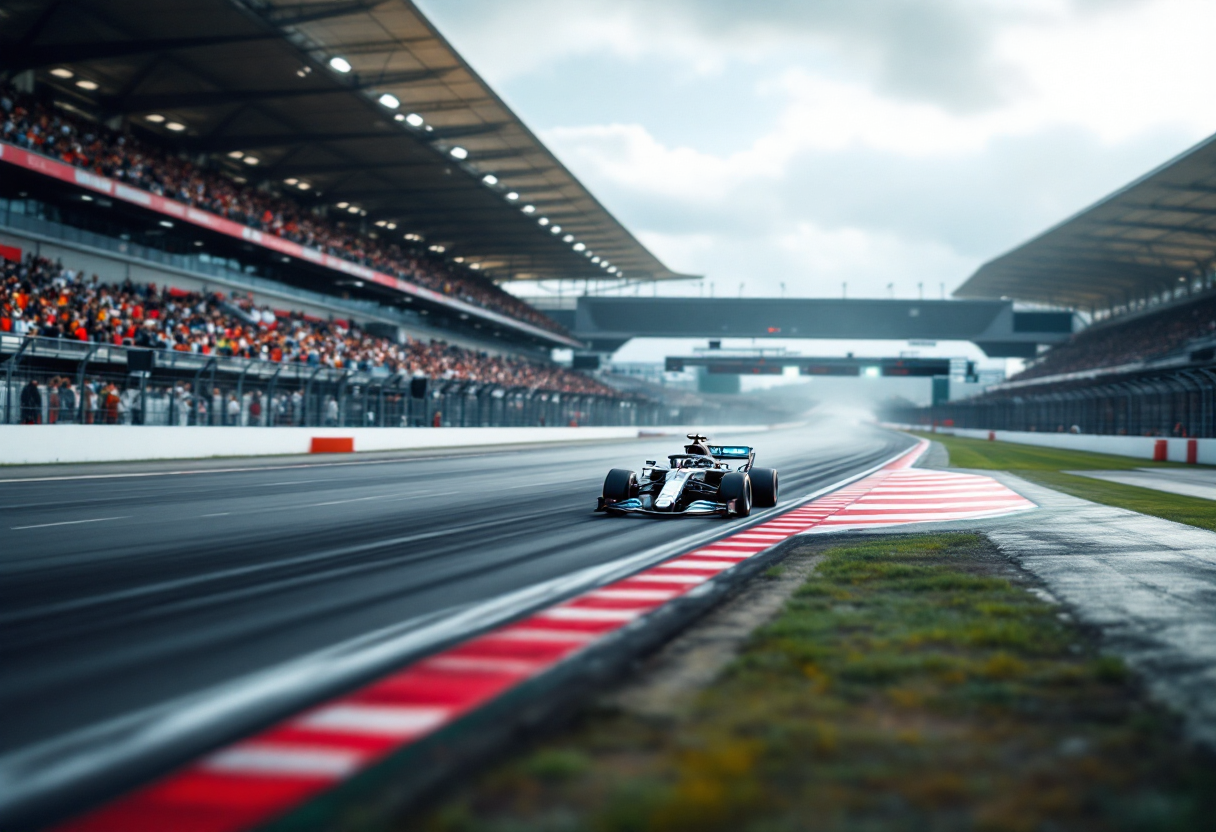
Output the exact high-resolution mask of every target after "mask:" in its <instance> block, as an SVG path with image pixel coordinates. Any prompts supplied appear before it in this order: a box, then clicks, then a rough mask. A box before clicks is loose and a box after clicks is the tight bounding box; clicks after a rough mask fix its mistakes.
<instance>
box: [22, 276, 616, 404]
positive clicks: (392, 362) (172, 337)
mask: <svg viewBox="0 0 1216 832" xmlns="http://www.w3.org/2000/svg"><path fill="white" fill-rule="evenodd" d="M0 308H12V309H13V310H14V314H16V313H17V312H21V311H22V310H24V311H25V312H26V313H28V315H29V316H30V317H31V318H34V319H43V320H48V319H54V320H58V321H59V322H60V325H61V328H62V329H63V331H66V332H68V333H70V336H69V337H71V338H73V339H77V340H82V341H101V342H109V343H117V344H120V345H126V346H133V345H136V344H140V345H143V346H147V347H152V348H161V349H173V350H177V351H183V352H193V353H199V354H204V355H223V356H239V357H243V358H255V357H256V358H259V359H262V360H269V361H273V362H276V363H280V362H288V363H290V362H296V363H306V364H308V365H309V366H329V367H334V368H336V369H344V368H358V369H360V370H364V371H367V370H371V369H383V370H386V371H388V372H390V373H400V374H402V375H404V376H413V377H429V378H435V379H454V380H461V381H475V382H483V383H493V384H498V385H502V386H505V387H520V388H527V389H534V390H537V389H539V390H553V391H557V392H562V393H575V394H595V395H601V396H615V395H617V393H616V391H614V390H612V389H611V388H609V387H606V386H605V385H603V384H600V383H599V382H597V381H595V380H594V379H592V378H590V377H588V376H585V375H582V374H580V373H575V372H572V371H569V370H565V369H563V368H560V367H556V366H553V365H546V364H540V363H537V362H533V361H524V360H521V359H517V358H509V357H505V356H493V355H489V354H487V353H484V352H478V351H474V350H468V349H462V348H460V347H455V346H451V345H449V344H447V343H445V342H443V341H436V340H432V341H429V342H422V341H418V340H413V339H411V340H409V341H408V342H407V343H405V344H398V343H396V342H394V341H389V340H387V339H384V338H374V337H371V336H369V335H367V334H365V333H363V332H361V331H359V329H358V328H357V327H355V326H354V325H352V324H351V323H350V322H348V321H336V320H335V321H328V322H323V321H316V320H315V319H311V320H310V319H308V318H306V317H305V316H304V315H302V314H299V313H295V314H289V315H284V316H282V317H279V316H275V315H273V314H270V315H259V318H258V320H259V323H258V324H257V325H253V324H250V323H248V322H247V321H245V320H242V319H241V318H238V317H237V316H236V314H235V313H236V312H237V311H239V312H241V313H242V314H244V313H246V312H252V311H257V307H256V305H255V304H253V302H252V301H250V300H249V299H248V298H244V297H238V298H230V297H226V296H224V295H221V294H219V293H199V292H184V291H181V290H177V289H171V288H166V287H157V286H155V285H150V284H148V285H135V284H132V283H131V282H129V281H128V282H124V283H122V284H120V285H109V284H104V283H101V282H100V281H99V280H98V279H97V278H96V276H94V277H93V279H92V280H91V281H89V280H86V279H85V277H84V275H83V274H78V273H75V272H71V271H69V270H66V269H64V268H63V267H62V265H60V264H58V263H53V262H51V261H50V260H47V259H45V258H35V257H28V258H27V259H26V260H25V261H24V262H22V263H12V262H5V263H4V264H3V265H2V266H0ZM249 317H252V316H251V315H250V316H249ZM267 318H269V319H270V320H271V321H273V324H268V323H267ZM216 395H218V391H216ZM222 404H223V402H222V400H215V399H213V401H212V407H211V413H212V416H213V418H214V419H215V420H216V421H217V423H218V422H219V421H221V420H223V418H224V410H223V407H222ZM176 411H177V408H176V407H175V412H176Z"/></svg>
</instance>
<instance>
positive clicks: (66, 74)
mask: <svg viewBox="0 0 1216 832" xmlns="http://www.w3.org/2000/svg"><path fill="white" fill-rule="evenodd" d="M51 74H52V75H54V76H55V77H56V78H71V77H72V76H73V75H75V74H76V73H74V72H72V70H70V69H66V68H64V67H62V66H57V67H55V68H54V69H52V70H51Z"/></svg>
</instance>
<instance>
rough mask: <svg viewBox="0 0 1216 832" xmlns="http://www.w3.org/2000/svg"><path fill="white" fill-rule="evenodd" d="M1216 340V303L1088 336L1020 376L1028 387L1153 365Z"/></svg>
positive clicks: (1202, 302)
mask: <svg viewBox="0 0 1216 832" xmlns="http://www.w3.org/2000/svg"><path fill="white" fill-rule="evenodd" d="M1212 336H1216V297H1206V298H1201V299H1199V300H1196V301H1193V302H1191V303H1186V304H1182V305H1180V306H1171V307H1169V308H1167V309H1162V310H1161V311H1159V312H1154V313H1150V314H1147V315H1141V316H1138V317H1135V318H1131V319H1129V320H1127V321H1123V322H1120V321H1118V320H1114V321H1110V322H1109V323H1103V324H1101V325H1098V326H1095V327H1092V328H1090V329H1085V330H1082V331H1081V332H1078V333H1077V334H1076V335H1074V336H1073V337H1072V338H1071V339H1069V340H1068V341H1067V342H1066V343H1063V344H1060V345H1059V346H1056V347H1052V348H1051V350H1049V351H1048V352H1047V353H1045V354H1044V355H1043V357H1042V358H1040V359H1039V360H1038V361H1036V362H1035V363H1034V364H1033V365H1031V366H1030V367H1028V368H1026V369H1025V370H1024V371H1022V372H1021V373H1019V374H1018V375H1016V376H1014V377H1013V378H1015V379H1017V380H1019V381H1022V380H1027V379H1034V378H1044V377H1046V376H1054V375H1059V374H1062V373H1075V372H1080V371H1083V370H1095V369H1100V368H1103V367H1118V366H1120V365H1123V364H1132V363H1135V362H1138V361H1150V360H1152V359H1154V358H1161V357H1164V356H1167V355H1169V354H1170V353H1174V352H1177V351H1179V350H1181V349H1184V348H1185V347H1186V346H1187V345H1188V344H1189V343H1190V342H1191V341H1193V340H1195V339H1197V338H1203V337H1212Z"/></svg>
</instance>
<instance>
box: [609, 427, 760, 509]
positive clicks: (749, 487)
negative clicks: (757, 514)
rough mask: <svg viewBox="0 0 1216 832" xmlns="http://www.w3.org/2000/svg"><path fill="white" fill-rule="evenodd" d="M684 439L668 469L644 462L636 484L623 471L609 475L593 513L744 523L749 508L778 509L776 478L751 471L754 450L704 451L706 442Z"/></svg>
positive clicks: (718, 447) (717, 448) (691, 436)
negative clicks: (741, 520)
mask: <svg viewBox="0 0 1216 832" xmlns="http://www.w3.org/2000/svg"><path fill="white" fill-rule="evenodd" d="M688 439H689V441H690V444H688V445H685V446H684V453H682V454H671V455H670V456H668V457H667V460H668V464H667V465H666V466H660V465H658V463H657V462H656V461H655V460H653V459H650V460H647V461H646V465H645V467H643V468H642V479H641V480H640V481H639V480H638V477H637V475H636V474H635V473H634V472H633V471H629V470H626V469H624V468H613V469H612V470H611V471H609V472H608V477H607V478H606V479H605V480H604V495H603V496H602V497H600V500H599V505H598V506H596V511H606V512H609V513H610V514H646V515H651V516H654V517H673V516H681V515H718V516H720V517H730V516H731V515H734V516H736V517H746V516H747V515H749V514H751V511H752V508H753V507H755V508H771V507H772V506H775V505H777V472H776V470H774V469H772V468H755V467H753V465H754V463H755V461H756V451H755V450H754V449H753V448H751V447H748V446H746V445H707V444H705V443H706V442H707V441H708V440H707V438H706V437H704V436H700V435H698V434H695V433H690V434H688ZM740 462H741V463H742V464H739V465H737V467H732V465H733V464H735V463H740Z"/></svg>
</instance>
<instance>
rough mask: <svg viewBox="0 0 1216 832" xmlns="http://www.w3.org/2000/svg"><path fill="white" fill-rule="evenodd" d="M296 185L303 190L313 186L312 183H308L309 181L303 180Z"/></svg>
mask: <svg viewBox="0 0 1216 832" xmlns="http://www.w3.org/2000/svg"><path fill="white" fill-rule="evenodd" d="M296 187H297V188H299V189H300V190H301V191H307V190H310V189H311V188H312V185H310V184H308V183H307V182H301V183H300V184H299V185H297V186H296Z"/></svg>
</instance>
